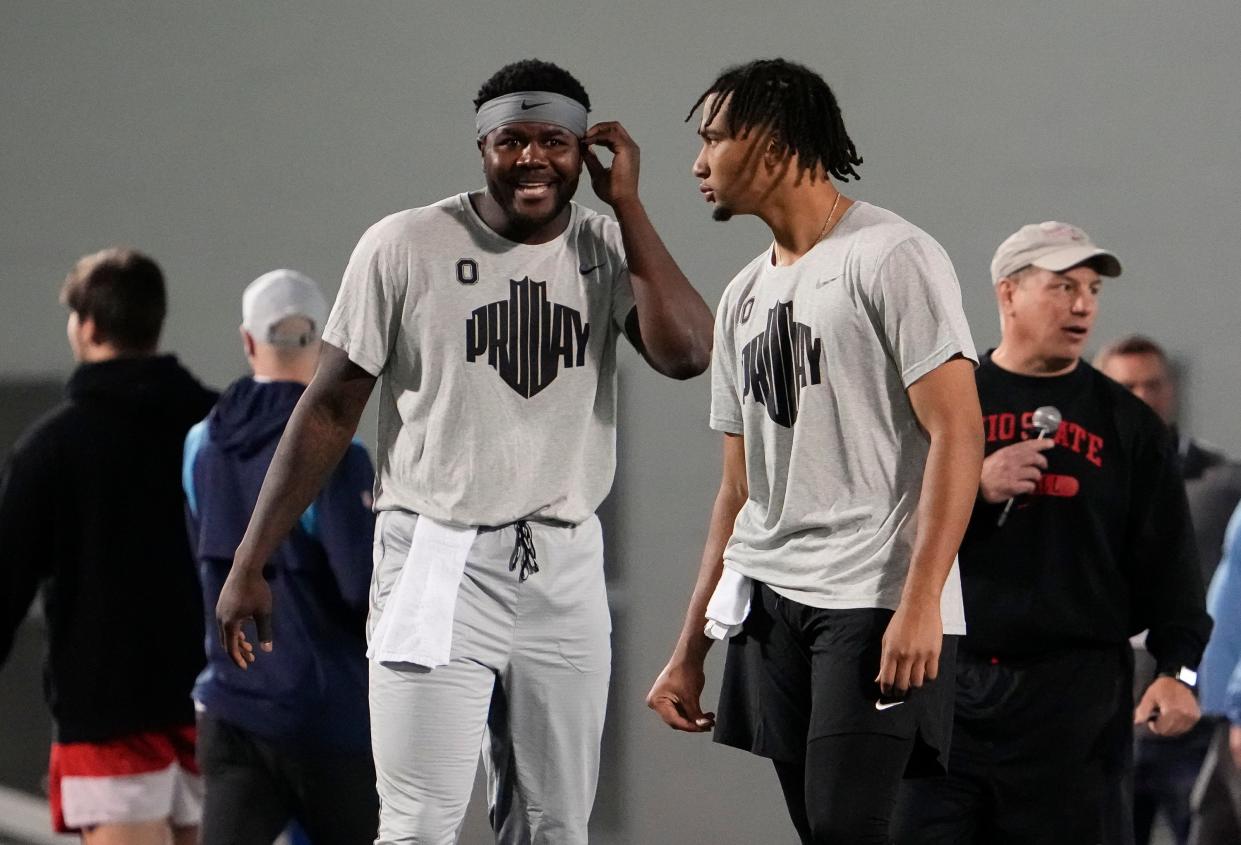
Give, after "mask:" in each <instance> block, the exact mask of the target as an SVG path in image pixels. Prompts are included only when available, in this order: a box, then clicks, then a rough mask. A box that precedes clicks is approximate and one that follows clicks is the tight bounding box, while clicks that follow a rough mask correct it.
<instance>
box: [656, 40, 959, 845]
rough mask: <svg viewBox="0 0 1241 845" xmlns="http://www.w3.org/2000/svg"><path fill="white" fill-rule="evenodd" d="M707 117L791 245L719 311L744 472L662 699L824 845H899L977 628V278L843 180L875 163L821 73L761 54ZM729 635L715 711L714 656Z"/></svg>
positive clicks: (722, 364) (764, 214)
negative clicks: (957, 667) (758, 762)
mask: <svg viewBox="0 0 1241 845" xmlns="http://www.w3.org/2000/svg"><path fill="white" fill-rule="evenodd" d="M700 106H701V107H702V118H701V122H700V124H699V130H698V134H699V135H701V136H702V150H701V152H700V153H699V154H698V158H697V159H696V160H695V162H694V175H695V176H696V177H698V178H699V179H700V180H701V190H702V192H703V194H704V195H705V197H706V199H707V201H708V202H711V203H713V204H714V212H713V214H714V217H715V219H717V220H727V219H729V218H730V217H732V216H733V215H736V214H753V215H756V216H758V217H759V218H760V219H762V220H763V222H765V223H766V224H767V225H768V227H769V228H770V229H771V232H772V236H773V238H774V243H773V244H772V246H771V247H769V248H768V249H765V250H764V251H763V252H762V253H761V254H760V255H759V256H758V257H757V258H755V259H754V260H753V261H752V262H750V264H749V265H748V266H746V267H745V268H744V269H743V270H742V271H741V272H740V273H739V274H738V275H737V276H736V278H734V279H733V281H732V283H731V284H729V286H728V288H727V290H726V291H725V293H724V297H723V300H722V301H721V303H720V307H719V311H718V312H717V315H716V328H715V351H714V358H713V362H712V403H711V426H712V428H715V429H716V430H718V431H721V432H723V434H724V450H723V451H724V454H723V477H722V480H721V483H720V488H719V493H718V495H717V497H716V500H715V507H714V510H713V511H712V515H711V526H710V531H709V534H708V538H707V542H706V547H705V549H704V551H703V556H702V563H701V567H700V570H699V575H698V581H697V584H696V586H695V588H694V593H693V597H692V598H691V600H690V604H689V611H688V613H687V615H686V620H685V625H684V628H683V630H682V632H681V635H680V638H679V640H678V642H677V645H676V648H675V650H674V651H673V654H672V658H671V660H670V661H669V662H668V665H667V666H666V667H665V668H664V670H663V672H662V673H661V674H660V676H659V678H658V679H657V680H656V682H655V685H654V687H653V688H652V689H651V691H650V693H649V694H648V697H647V703H648V705H649V706H650V707H652V708H653V709H655V710H656V711H657V712H658V713H659V715H660V716H661V717H662V718H663V720H664V721H665V722H667V723H668V724H669V725H670V726H672V727H673V728H677V729H680V730H684V731H707V730H710V729H711V728H712V727H713V726H714V728H715V738H716V741H718V742H721V743H724V744H727V745H733V746H736V747H740V748H744V749H747V750H749V751H751V752H753V753H755V754H759V755H762V756H765V757H769V758H771V759H772V760H773V761H774V763H775V768H776V773H777V775H778V777H779V780H780V785H781V788H782V789H783V791H784V796H785V800H786V802H787V804H788V809H789V813H790V815H791V816H792V820H793V824H794V826H795V827H796V828H797V831H798V833H799V834H800V836H801V839H802V841H803V842H808V843H811V842H814V843H817V842H833V843H836V842H850V843H854V842H858V843H860V842H887V835H888V821H889V816H890V814H891V810H892V805H893V801H894V799H895V795H896V791H897V787H898V785H899V782H900V779H901V777H902V776H903V775H905V774H906V773H909V774H922V773H935V772H939V771H942V770H943V768H944V764H945V759H946V755H947V751H948V741H949V732H950V728H951V724H952V692H953V686H952V683H953V665H954V662H953V661H954V649H955V640H956V638H957V637H958V636H959V635H960V634H962V633H964V619H963V616H962V609H961V587H960V580H959V576H958V574H957V568H956V563H955V555H956V551H957V546H958V544H959V542H960V540H961V537H962V534H963V533H964V531H965V526H966V523H967V521H968V520H969V515H970V508H971V505H972V504H973V501H974V496H975V491H976V490H977V488H978V476H979V468H980V466H981V462H982V433H981V431H982V430H981V423H982V420H981V414H980V412H979V406H978V397H977V393H976V392H975V389H974V375H973V368H974V364H975V362H976V360H977V359H976V354H975V352H974V346H973V343H972V341H971V339H970V333H969V327H968V326H967V324H966V321H965V315H964V313H963V311H962V309H961V293H960V288H959V287H958V284H957V279H956V276H955V274H954V272H953V269H952V264H951V262H950V261H949V260H948V256H947V255H946V254H945V253H944V250H943V249H942V248H941V247H940V246H939V244H937V243H936V242H935V241H934V240H933V239H932V238H931V237H930V236H929V235H927V234H926V233H925V232H923V231H922V230H920V229H918V228H917V227H915V226H913V225H912V224H910V223H908V222H906V221H905V220H903V219H901V218H900V217H898V216H897V215H895V214H893V213H892V212H889V211H885V210H883V209H881V208H877V207H875V206H873V205H869V204H868V203H865V202H861V201H855V200H852V199H849V198H847V197H845V196H843V195H842V194H841V193H840V192H839V191H838V190H837V188H836V187H835V185H834V184H833V182H832V178H833V177H834V178H836V179H839V180H841V181H846V180H848V178H849V177H850V176H854V177H856V176H857V172H856V170H855V167H856V165H859V164H861V162H862V160H861V158H860V157H859V156H858V155H857V152H856V150H855V149H854V146H853V142H852V141H851V140H850V139H849V136H848V134H847V133H846V132H845V127H844V124H843V122H842V120H841V116H840V109H839V107H838V106H837V104H836V100H835V98H834V96H833V94H832V91H831V89H830V88H828V86H827V84H826V83H825V82H824V81H823V80H822V79H821V78H820V77H819V76H818V75H817V74H815V73H814V72H812V71H810V70H808V69H807V68H804V67H802V66H800V65H796V64H793V63H791V62H787V61H783V60H778V59H777V60H768V61H756V62H752V63H750V64H747V65H744V66H741V67H737V68H733V69H731V70H728V71H726V72H725V73H724V74H723V75H722V76H721V77H720V78H719V79H717V80H716V81H715V82H714V83H713V84H712V85H711V87H710V88H708V89H707V92H706V93H705V94H704V95H703V96H702V97H701V98H700V99H699V101H698V103H696V104H695V106H694V110H692V111H691V116H692V115H693V113H694V112H696V111H697V109H698V108H699V107H700ZM946 634H947V635H948V636H945V635H946ZM729 635H731V640H730V642H729V647H728V655H727V660H726V664H725V669H724V682H723V689H722V691H721V693H720V703H719V717H718V719H716V718H715V717H714V716H713V715H712V714H710V713H703V712H702V710H701V708H700V705H699V697H700V695H701V692H702V688H703V683H704V678H703V661H704V658H705V656H706V652H707V649H708V647H709V646H710V644H711V641H712V639H713V638H723V637H725V636H729Z"/></svg>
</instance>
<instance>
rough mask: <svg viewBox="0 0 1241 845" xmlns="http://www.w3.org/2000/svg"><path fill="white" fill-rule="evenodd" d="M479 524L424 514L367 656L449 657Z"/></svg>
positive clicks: (429, 663) (387, 659)
mask: <svg viewBox="0 0 1241 845" xmlns="http://www.w3.org/2000/svg"><path fill="white" fill-rule="evenodd" d="M477 534H478V529H477V528H475V527H473V526H470V527H466V528H461V527H458V526H455V525H448V524H446V523H443V522H436V521H435V520H434V519H430V518H429V517H426V516H422V515H419V517H418V522H417V523H416V524H415V525H414V536H413V539H412V540H411V541H410V543H409V554H408V555H407V556H406V558H405V563H404V565H402V567H401V573H400V575H398V576H397V580H396V584H394V585H393V587H392V593H391V594H390V595H389V596H388V601H387V603H386V604H385V605H384V609H383V613H382V615H381V616H380V617H379V623H378V624H377V625H376V626H375V630H374V633H372V635H371V642H370V646H369V647H368V648H367V649H366V656H367V657H368V658H369V659H371V660H374V661H376V662H378V663H416V664H418V665H419V666H425V667H427V668H428V669H434V668H435V667H436V666H442V665H443V664H445V663H447V662H448V658H449V653H450V652H451V651H452V621H453V614H454V613H455V611H456V608H457V589H458V587H460V585H461V575H462V573H463V572H465V559H466V557H467V556H468V555H469V553H470V547H471V546H472V545H474V537H475V535H477Z"/></svg>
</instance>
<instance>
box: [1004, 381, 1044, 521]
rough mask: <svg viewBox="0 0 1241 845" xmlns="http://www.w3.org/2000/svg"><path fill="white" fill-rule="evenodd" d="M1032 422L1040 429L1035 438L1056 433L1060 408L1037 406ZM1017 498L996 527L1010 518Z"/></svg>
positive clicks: (1011, 500)
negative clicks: (1009, 514) (1009, 513)
mask: <svg viewBox="0 0 1241 845" xmlns="http://www.w3.org/2000/svg"><path fill="white" fill-rule="evenodd" d="M1031 423H1032V424H1033V425H1034V427H1035V428H1037V429H1038V437H1036V438H1034V439H1035V440H1042V439H1043V438H1044V437H1047V436H1048V435H1055V433H1056V432H1057V431H1058V430H1059V429H1060V409H1059V408H1057V407H1055V406H1054V405H1043V406H1042V407H1039V408H1035V409H1034V416H1033V417H1032V418H1031ZM1016 499H1017V497H1016V496H1014V497H1013V498H1011V499H1009V500H1008V503H1007V504H1006V505H1004V510H1003V511H1001V512H1000V518H999V519H997V520H996V522H995V526H996V528H999V527H1001V526H1003V525H1004V523H1005V522H1006V521H1007V520H1008V512H1009V511H1011V510H1012V509H1013V502H1014V501H1016Z"/></svg>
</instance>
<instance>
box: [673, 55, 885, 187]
mask: <svg viewBox="0 0 1241 845" xmlns="http://www.w3.org/2000/svg"><path fill="white" fill-rule="evenodd" d="M712 94H718V95H719V96H717V97H716V99H715V102H713V103H712V104H711V111H710V112H709V113H708V114H706V115H705V122H706V123H710V122H711V121H712V120H714V119H715V117H716V115H718V114H719V112H720V109H721V108H722V107H723V105H724V101H725V100H728V112H727V115H726V118H725V126H726V128H727V129H728V132H729V134H730V135H732V136H734V137H737V136H741V135H745V134H746V133H747V132H749V131H750V130H751V129H766V130H769V131H770V132H771V133H772V134H773V135H774V136H775V137H776V139H777V142H778V143H780V144H782V145H783V146H784V148H785V150H786V151H788V152H789V153H793V154H796V156H797V162H798V168H799V169H800V170H801V171H806V170H812V169H814V168H817V167H822V168H823V169H824V170H826V171H827V172H828V173H830V174H831V175H832V176H835V177H836V178H837V179H840V180H841V181H842V182H848V181H849V177H853V178H854V179H861V178H862V177H861V174H859V173H858V172H857V170H856V166H857V165H860V164H861V163H862V158H861V156H859V155H858V154H857V148H856V147H855V146H854V144H853V140H852V139H851V138H850V137H849V133H848V132H846V131H845V124H844V120H843V119H842V118H841V116H840V106H839V105H838V104H837V102H836V95H835V94H833V93H832V89H831V88H830V87H828V84H827V83H826V82H824V81H823V77H821V76H819V75H818V74H817V73H815V72H814V71H812V70H811V69H810V68H808V67H805V66H804V65H799V64H797V63H796V62H790V61H787V60H786V59H758V60H756V61H752V62H750V63H748V64H744V65H737V66H736V67H730V68H728V69H727V70H725V71H724V72H723V73H721V74H720V76H719V78H718V79H716V80H715V82H712V83H711V86H710V87H709V88H707V90H706V91H704V92H703V93H702V96H700V97H699V98H698V101H697V102H696V103H694V107H693V108H692V109H690V110H689V115H688V116H687V117H686V118H685V119H686V120H689V119H691V118H692V117H693V116H694V112H696V111H698V109H699V107H701V106H702V105H703V103H705V102H706V100H707V98H708V97H710V96H711V95H712Z"/></svg>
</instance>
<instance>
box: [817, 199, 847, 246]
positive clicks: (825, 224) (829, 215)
mask: <svg viewBox="0 0 1241 845" xmlns="http://www.w3.org/2000/svg"><path fill="white" fill-rule="evenodd" d="M840 196H841V195H840V191H837V192H836V201H835V202H834V203H832V210H831V211H829V212H828V213H827V219H826V220H824V221H823V228H822V229H820V230H819V236H818V237H817V238H815V239H814V242H815V243H816V244H817V243H818V242H819V241H821V240H823V239H824V238H826V237H827V236H828V233H830V232H831V231H832V230H831V229H830V228H828V226H829V225H832V227H833V228H834V224H832V215H834V214H835V213H836V206H838V205H840ZM836 222H837V223H839V222H840V221H839V220H837V221H836Z"/></svg>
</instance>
